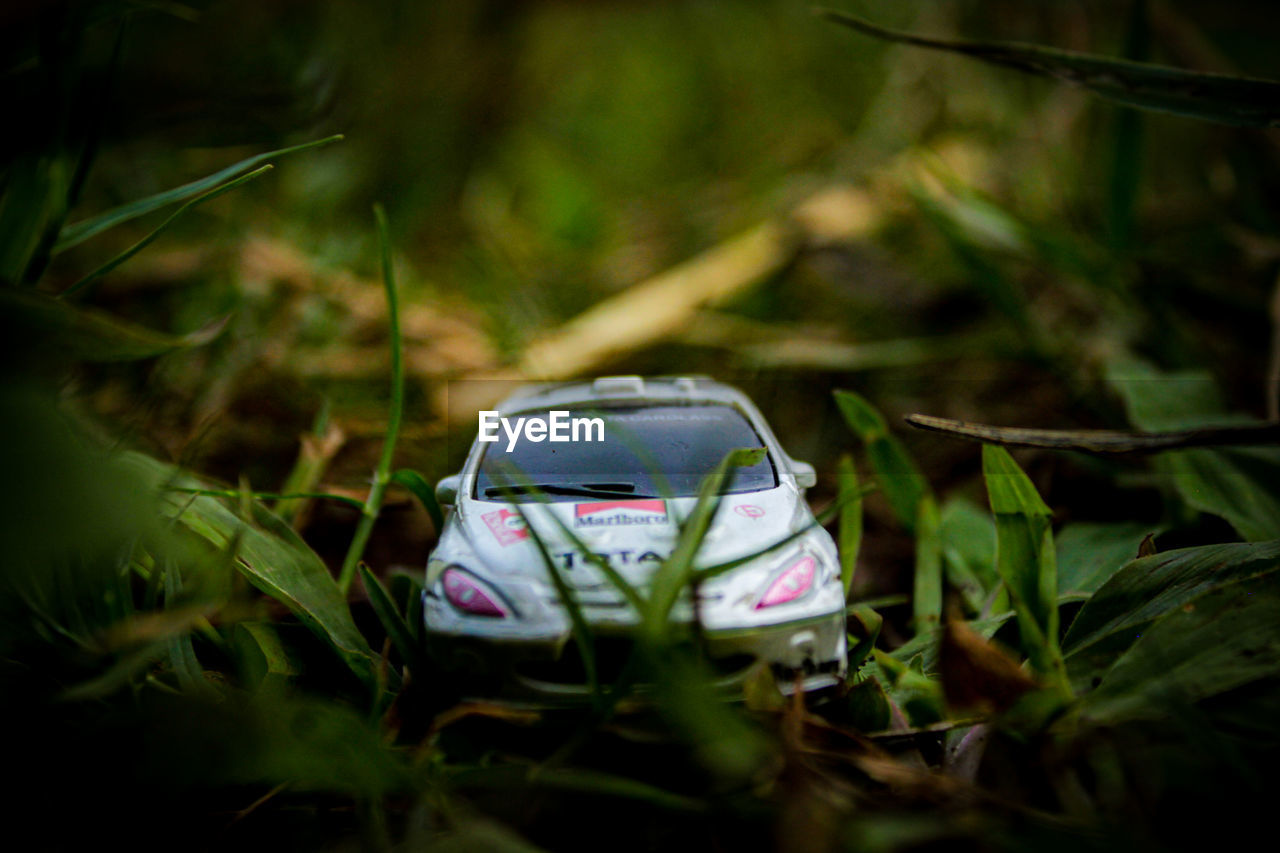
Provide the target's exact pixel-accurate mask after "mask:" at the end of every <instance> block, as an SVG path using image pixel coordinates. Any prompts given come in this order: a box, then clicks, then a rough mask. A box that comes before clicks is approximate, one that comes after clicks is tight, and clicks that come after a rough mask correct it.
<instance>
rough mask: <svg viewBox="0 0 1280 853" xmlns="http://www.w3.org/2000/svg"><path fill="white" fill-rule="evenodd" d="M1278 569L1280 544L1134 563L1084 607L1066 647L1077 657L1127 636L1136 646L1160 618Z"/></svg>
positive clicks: (1179, 553)
mask: <svg viewBox="0 0 1280 853" xmlns="http://www.w3.org/2000/svg"><path fill="white" fill-rule="evenodd" d="M1277 569H1280V540H1277V541H1273V542H1259V543H1247V544H1246V543H1239V542H1236V543H1229V544H1225V545H1201V546H1198V547H1195V548H1181V549H1178V550H1176V551H1166V552H1163V553H1160V554H1155V555H1154V556H1151V557H1143V558H1142V559H1139V560H1133V561H1131V562H1129V563H1128V564H1126V565H1125V566H1124V567H1123V568H1121V569H1120V570H1119V571H1118V572H1116V573H1115V574H1114V575H1112V577H1111V579H1110V580H1108V581H1107V582H1106V583H1104V584H1103V585H1102V587H1101V588H1100V589H1099V590H1098V591H1097V592H1096V593H1094V594H1093V597H1092V598H1090V599H1089V600H1088V601H1087V602H1085V605H1084V607H1082V608H1081V609H1080V612H1079V613H1078V614H1076V618H1075V620H1074V621H1073V622H1072V623H1071V627H1070V628H1069V629H1068V630H1067V636H1066V638H1065V640H1064V641H1063V646H1064V648H1065V649H1066V650H1067V653H1068V654H1069V655H1077V654H1079V653H1081V652H1083V651H1084V650H1086V649H1088V648H1089V647H1090V646H1093V645H1095V644H1097V643H1100V642H1101V641H1103V640H1106V639H1108V638H1110V637H1113V636H1116V635H1119V634H1121V633H1124V634H1126V635H1128V636H1129V639H1130V640H1132V639H1133V638H1134V637H1135V636H1136V635H1137V634H1139V633H1141V631H1142V630H1143V628H1144V626H1146V625H1148V624H1149V623H1150V622H1152V621H1153V620H1154V619H1157V618H1158V617H1160V616H1161V615H1162V614H1164V613H1167V612H1168V611H1170V610H1172V609H1174V608H1176V607H1179V606H1181V605H1183V604H1185V603H1187V602H1188V601H1191V600H1192V599H1194V598H1196V597H1197V596H1200V595H1203V594H1204V593H1206V592H1208V591H1209V590H1211V589H1213V588H1215V587H1218V586H1222V585H1224V584H1229V583H1234V582H1236V581H1240V580H1243V579H1247V578H1252V577H1259V576H1262V575H1268V574H1271V573H1273V572H1275V571H1276V570H1277Z"/></svg>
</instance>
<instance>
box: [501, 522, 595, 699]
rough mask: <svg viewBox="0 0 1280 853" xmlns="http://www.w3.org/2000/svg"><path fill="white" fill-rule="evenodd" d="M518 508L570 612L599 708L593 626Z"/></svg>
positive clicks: (572, 629) (574, 635)
mask: <svg viewBox="0 0 1280 853" xmlns="http://www.w3.org/2000/svg"><path fill="white" fill-rule="evenodd" d="M515 508H516V512H517V513H518V514H519V515H520V521H521V522H522V523H523V524H524V529H525V530H527V531H529V537H530V538H531V539H532V540H533V544H534V546H535V547H536V548H537V549H538V555H539V556H540V557H541V558H542V565H543V568H545V569H546V570H547V577H548V578H550V579H551V585H552V586H554V587H555V588H556V597H557V598H558V599H559V600H560V604H561V605H563V606H564V610H565V613H567V614H568V615H569V626H570V630H571V632H572V633H573V640H574V642H575V643H576V644H577V646H578V655H579V656H580V657H581V658H582V668H583V670H584V671H585V672H586V675H587V686H588V687H590V688H591V698H592V700H593V701H595V702H596V703H597V707H598V708H603V706H604V695H603V693H602V692H601V689H600V678H599V676H598V675H597V672H596V647H595V639H594V635H593V634H592V632H591V625H590V624H589V623H588V622H587V617H586V616H584V615H583V613H582V605H581V604H580V603H579V602H578V596H577V594H576V592H575V591H574V588H573V586H572V585H571V584H570V583H569V582H568V581H567V580H565V578H564V575H562V574H561V573H560V567H559V566H558V565H556V561H555V559H554V558H553V557H552V556H551V552H550V550H548V548H547V544H546V543H545V542H544V541H543V540H542V535H541V534H540V533H539V532H538V530H537V528H536V527H534V526H533V524H531V523H530V521H529V516H528V514H527V513H525V511H524V507H522V506H521V505H520V504H516V505H515Z"/></svg>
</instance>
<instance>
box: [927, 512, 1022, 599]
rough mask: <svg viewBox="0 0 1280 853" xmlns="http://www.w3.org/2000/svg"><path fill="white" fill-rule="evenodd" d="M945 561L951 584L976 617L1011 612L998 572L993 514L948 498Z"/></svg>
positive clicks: (943, 515)
mask: <svg viewBox="0 0 1280 853" xmlns="http://www.w3.org/2000/svg"><path fill="white" fill-rule="evenodd" d="M940 521H941V524H942V526H941V528H940V530H941V537H942V557H943V560H944V563H945V567H946V575H947V580H948V582H949V583H950V584H951V585H952V586H954V587H955V588H956V589H957V590H958V591H959V592H960V595H961V597H963V598H964V601H965V605H966V606H967V607H968V608H969V610H970V611H971V612H973V613H975V614H981V613H983V612H984V611H991V612H996V613H999V612H1002V611H1005V610H1008V609H1009V604H1008V601H1007V598H1008V595H1007V594H1006V593H1004V592H1003V590H1002V588H1001V586H1000V575H999V573H998V572H997V571H996V527H995V523H994V522H993V521H992V520H991V514H990V513H989V512H987V511H986V510H984V509H981V508H980V507H978V506H977V505H976V504H974V503H972V502H971V501H968V500H966V499H964V498H948V499H947V501H946V503H944V504H943V505H942V512H941V518H940Z"/></svg>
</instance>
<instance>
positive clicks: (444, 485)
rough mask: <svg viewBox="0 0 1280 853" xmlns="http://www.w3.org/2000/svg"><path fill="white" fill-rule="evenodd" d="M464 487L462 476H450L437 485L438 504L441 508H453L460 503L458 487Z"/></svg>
mask: <svg viewBox="0 0 1280 853" xmlns="http://www.w3.org/2000/svg"><path fill="white" fill-rule="evenodd" d="M460 485H462V475H461V474H450V475H449V476H448V477H445V478H444V479H443V480H441V481H440V482H438V483H436V503H438V504H440V505H441V506H453V505H454V504H456V503H457V502H458V486H460Z"/></svg>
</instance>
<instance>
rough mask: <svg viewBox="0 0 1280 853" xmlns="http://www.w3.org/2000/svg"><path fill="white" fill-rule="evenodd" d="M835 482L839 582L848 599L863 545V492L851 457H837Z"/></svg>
mask: <svg viewBox="0 0 1280 853" xmlns="http://www.w3.org/2000/svg"><path fill="white" fill-rule="evenodd" d="M836 484H837V488H838V489H839V492H838V495H839V497H838V498H837V500H838V501H839V502H840V582H841V583H842V584H844V596H845V598H846V599H847V598H848V597H849V590H850V589H851V588H852V587H853V574H854V572H855V571H856V570H857V567H858V551H859V549H860V548H861V547H862V491H861V489H860V488H859V487H858V469H857V468H855V467H854V465H853V458H852V457H850V456H848V455H845V456H841V457H840V462H839V463H838V464H837V467H836Z"/></svg>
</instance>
